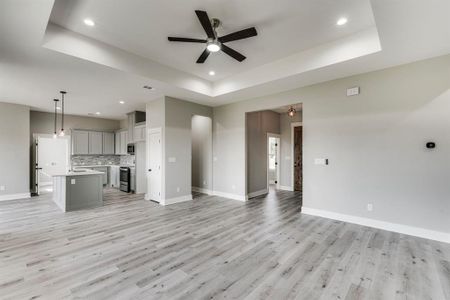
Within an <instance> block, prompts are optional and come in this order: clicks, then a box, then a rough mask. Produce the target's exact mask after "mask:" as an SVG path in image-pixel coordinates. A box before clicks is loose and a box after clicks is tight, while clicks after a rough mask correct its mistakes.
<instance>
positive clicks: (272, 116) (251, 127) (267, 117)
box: [246, 110, 280, 194]
mask: <svg viewBox="0 0 450 300" xmlns="http://www.w3.org/2000/svg"><path fill="white" fill-rule="evenodd" d="M246 125H247V129H246V134H247V194H249V193H253V192H258V191H261V190H265V189H266V188H267V133H275V134H280V114H278V113H276V112H273V111H270V110H265V111H257V112H251V113H247V115H246Z"/></svg>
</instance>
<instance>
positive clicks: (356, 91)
mask: <svg viewBox="0 0 450 300" xmlns="http://www.w3.org/2000/svg"><path fill="white" fill-rule="evenodd" d="M359 93H360V90H359V86H355V87H352V88H349V89H347V97H350V96H356V95H359Z"/></svg>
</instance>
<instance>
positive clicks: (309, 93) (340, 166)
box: [213, 55, 450, 233]
mask: <svg viewBox="0 0 450 300" xmlns="http://www.w3.org/2000/svg"><path fill="white" fill-rule="evenodd" d="M352 86H360V87H361V95H359V96H354V97H346V94H345V91H346V89H347V88H349V87H352ZM299 102H302V103H303V130H304V153H303V167H304V173H303V174H304V184H303V186H304V199H303V205H304V207H308V208H314V209H321V210H325V211H331V212H336V213H341V214H348V215H352V216H357V217H363V218H371V219H375V220H380V221H385V222H391V223H398V224H403V225H408V226H414V227H420V228H425V229H429V230H434V231H440V232H446V233H449V232H450V218H449V215H450V201H449V199H450V184H449V178H450V155H449V153H450V118H449V116H450V56H449V55H447V56H443V57H438V58H434V59H430V60H425V61H420V62H416V63H412V64H408V65H404V66H399V67H394V68H390V69H386V70H381V71H376V72H371V73H367V74H363V75H358V76H353V77H348V78H343V79H339V80H335V81H330V82H325V83H321V84H317V85H313V86H309V87H305V88H300V89H297V90H292V91H289V92H284V93H280V94H276V95H271V96H267V97H262V98H257V99H251V100H248V101H244V102H239V103H235V104H230V105H226V106H221V107H216V108H214V119H213V137H214V141H213V145H214V148H213V152H214V156H215V157H217V161H215V163H214V181H213V183H214V190H216V191H220V192H223V193H233V194H238V195H241V196H245V193H246V191H245V182H246V179H245V113H246V112H249V111H254V110H262V109H271V108H274V107H279V106H282V105H287V104H293V103H299ZM427 141H434V142H436V143H437V148H436V149H435V150H427V149H426V148H425V143H426V142H427ZM314 158H328V159H329V161H330V164H329V165H328V166H318V165H314ZM368 203H372V204H373V205H374V210H373V211H372V212H368V211H367V209H366V208H367V204H368Z"/></svg>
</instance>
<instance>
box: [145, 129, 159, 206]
mask: <svg viewBox="0 0 450 300" xmlns="http://www.w3.org/2000/svg"><path fill="white" fill-rule="evenodd" d="M147 134H148V139H147V145H148V147H147V155H148V159H147V197H146V198H147V199H148V200H153V201H157V202H160V201H161V193H162V166H161V164H162V144H161V129H160V128H153V129H150V130H149V131H148V133H147Z"/></svg>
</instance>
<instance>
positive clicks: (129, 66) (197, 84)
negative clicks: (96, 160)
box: [0, 0, 450, 119]
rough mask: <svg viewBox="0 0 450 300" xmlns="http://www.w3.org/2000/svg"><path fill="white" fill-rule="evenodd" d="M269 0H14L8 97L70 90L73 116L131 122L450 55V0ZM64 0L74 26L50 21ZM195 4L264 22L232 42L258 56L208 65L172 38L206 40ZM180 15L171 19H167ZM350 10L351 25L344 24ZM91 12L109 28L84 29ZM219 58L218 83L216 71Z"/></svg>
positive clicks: (0, 93)
mask: <svg viewBox="0 0 450 300" xmlns="http://www.w3.org/2000/svg"><path fill="white" fill-rule="evenodd" d="M67 2H70V3H73V4H70V5H73V7H74V9H73V10H72V9H68V7H69V6H68V5H69V4H67ZM264 2H265V6H264V5H260V3H261V1H245V3H244V1H237V0H236V1H234V0H232V1H219V0H210V1H197V0H196V1H181V2H179V3H177V5H174V4H173V2H169V1H144V0H141V1H137V0H132V1H123V2H121V1H114V2H113V1H106V0H91V1H86V0H80V1H74V0H70V1H62V2H60V1H57V2H56V4H55V6H54V1H53V0H40V1H35V0H3V1H1V2H0V101H1V102H11V103H19V104H24V105H29V106H31V107H33V108H34V109H39V110H44V111H51V110H52V107H53V102H52V99H53V98H54V97H57V96H58V91H59V90H61V89H65V90H67V91H68V92H69V94H68V96H67V99H68V102H67V111H68V113H72V114H79V115H87V114H88V113H92V112H95V111H100V112H101V113H102V114H101V117H109V118H115V119H121V118H123V117H124V116H125V113H126V112H128V111H131V110H134V109H137V108H138V109H142V107H143V106H144V105H145V103H146V102H148V101H151V100H152V99H155V98H157V97H161V96H162V95H169V96H172V97H177V98H180V99H185V100H189V101H193V102H197V103H202V104H207V105H211V106H217V105H222V104H226V103H231V102H236V101H240V100H244V99H249V98H254V97H259V96H264V95H268V94H274V93H277V92H280V91H284V90H288V89H293V88H298V87H301V86H305V85H309V84H314V83H318V82H323V81H326V80H332V79H336V78H340V77H344V76H349V75H354V74H358V73H364V72H368V71H372V70H377V69H381V68H386V67H390V66H395V65H399V64H403V63H408V62H412V61H415V60H420V59H425V58H429V57H433V56H438V55H444V54H448V53H450V1H448V0H429V1H422V0H396V1H392V0H372V1H370V2H368V1H366V0H358V1H356V0H355V1H350V0H349V1H335V0H333V1H332V0H329V1H325V0H301V1H290V0H283V1H281V2H280V1H264ZM102 3H103V6H102V5H101V4H102ZM111 3H113V4H111ZM123 3H126V5H125V4H123ZM271 3H276V5H275V4H271ZM280 3H281V4H280ZM283 3H284V4H283ZM352 4H353V5H352ZM53 6H54V8H55V10H54V11H53V15H52V20H53V22H55V23H58V24H60V25H63V26H64V27H66V28H68V29H64V28H61V27H58V26H55V25H52V23H49V19H50V15H51V14H52V9H53ZM305 7H307V8H308V9H304V8H305ZM91 8H92V12H89V15H87V14H88V11H89V10H90V9H91ZM100 8H101V9H100ZM194 9H205V10H207V11H208V12H209V13H210V16H211V17H218V18H220V19H222V21H223V22H224V26H223V32H224V33H228V32H232V31H234V30H239V29H242V28H245V27H248V26H255V27H256V28H257V29H258V33H259V35H258V36H257V37H254V38H251V39H248V40H243V41H239V42H232V43H230V46H231V44H233V47H235V48H236V50H241V51H242V52H243V53H244V54H245V55H247V56H248V60H246V61H245V63H244V64H239V63H238V62H234V61H231V60H229V59H228V58H227V57H225V56H223V55H216V56H215V57H210V58H209V59H208V64H207V65H205V66H196V65H195V63H194V62H195V60H196V58H197V56H198V55H199V54H200V52H201V49H195V48H196V47H197V46H198V45H195V44H193V45H190V44H186V45H181V44H175V43H169V42H166V40H165V38H166V36H167V35H169V34H170V35H180V36H181V35H183V34H184V33H185V34H189V36H190V35H191V33H192V36H193V37H195V36H197V35H196V34H195V33H196V32H198V34H199V35H200V36H199V37H202V35H201V34H203V33H202V29H201V27H200V26H199V24H198V21H197V20H196V18H195V14H194V12H193V10H194ZM125 12H126V13H125ZM168 12H171V13H173V14H170V15H169V16H168V19H167V20H169V21H167V20H166V19H164V18H162V17H160V16H163V15H164V14H166V13H168ZM355 13H356V14H357V15H356V16H355V15H354V14H355ZM359 13H361V14H362V15H364V16H367V17H368V19H366V18H363V19H361V18H360V17H361V15H360V14H359ZM83 14H86V16H82V15H83ZM146 15H148V16H149V18H147V19H146V18H145V16H146ZM341 15H345V16H347V17H348V19H349V22H348V24H347V25H346V26H345V27H344V28H337V27H336V26H335V25H334V22H335V21H336V18H337V17H338V16H341ZM372 15H373V16H372ZM150 16H152V18H150ZM85 17H90V18H92V19H94V20H95V21H96V23H97V25H96V26H95V27H93V28H87V27H84V24H82V19H84V18H85ZM154 19H155V20H158V21H155V20H154ZM305 23H307V24H306V25H305ZM293 24H297V25H296V26H292V25H293ZM121 25H122V27H121ZM149 25H152V26H149ZM162 25H166V26H162ZM290 25H291V26H290ZM147 26H149V27H150V28H148V27H147ZM283 28H289V29H290V34H289V35H288V34H281V33H280V32H279V31H280V30H282V29H283ZM147 29H148V31H147ZM269 33H270V34H269ZM148 36H151V37H153V38H154V39H157V38H158V36H160V37H162V39H157V40H158V41H160V40H161V43H156V42H155V44H153V43H152V44H149V43H148V42H146V41H148V40H149V39H148V38H147V37H148ZM292 36H293V37H295V38H294V39H293V42H292V43H290V44H289V45H287V43H286V42H281V41H287V40H288V39H289V38H290V37H292ZM299 36H300V37H301V38H298V37H299ZM274 40H277V41H279V42H277V43H274V42H270V41H274ZM142 41H144V42H142ZM241 47H242V48H241ZM255 49H256V50H255ZM252 51H253V52H252ZM250 52H251V54H249V53H250ZM222 56H223V57H222ZM178 60H179V61H178ZM189 65H190V66H191V67H189ZM212 66H214V69H215V71H216V72H217V76H215V79H214V80H215V81H214V82H211V78H209V77H208V76H206V75H205V73H206V72H207V71H209V70H210V69H211V67H212ZM202 67H203V68H204V69H201V68H202ZM222 76H226V77H224V78H222ZM143 85H151V86H154V87H156V90H153V91H148V90H145V89H143V88H142V86H143ZM120 100H124V101H126V104H125V105H120V104H119V103H118V101H120ZM297 100H298V99H297ZM296 102H298V101H296Z"/></svg>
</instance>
